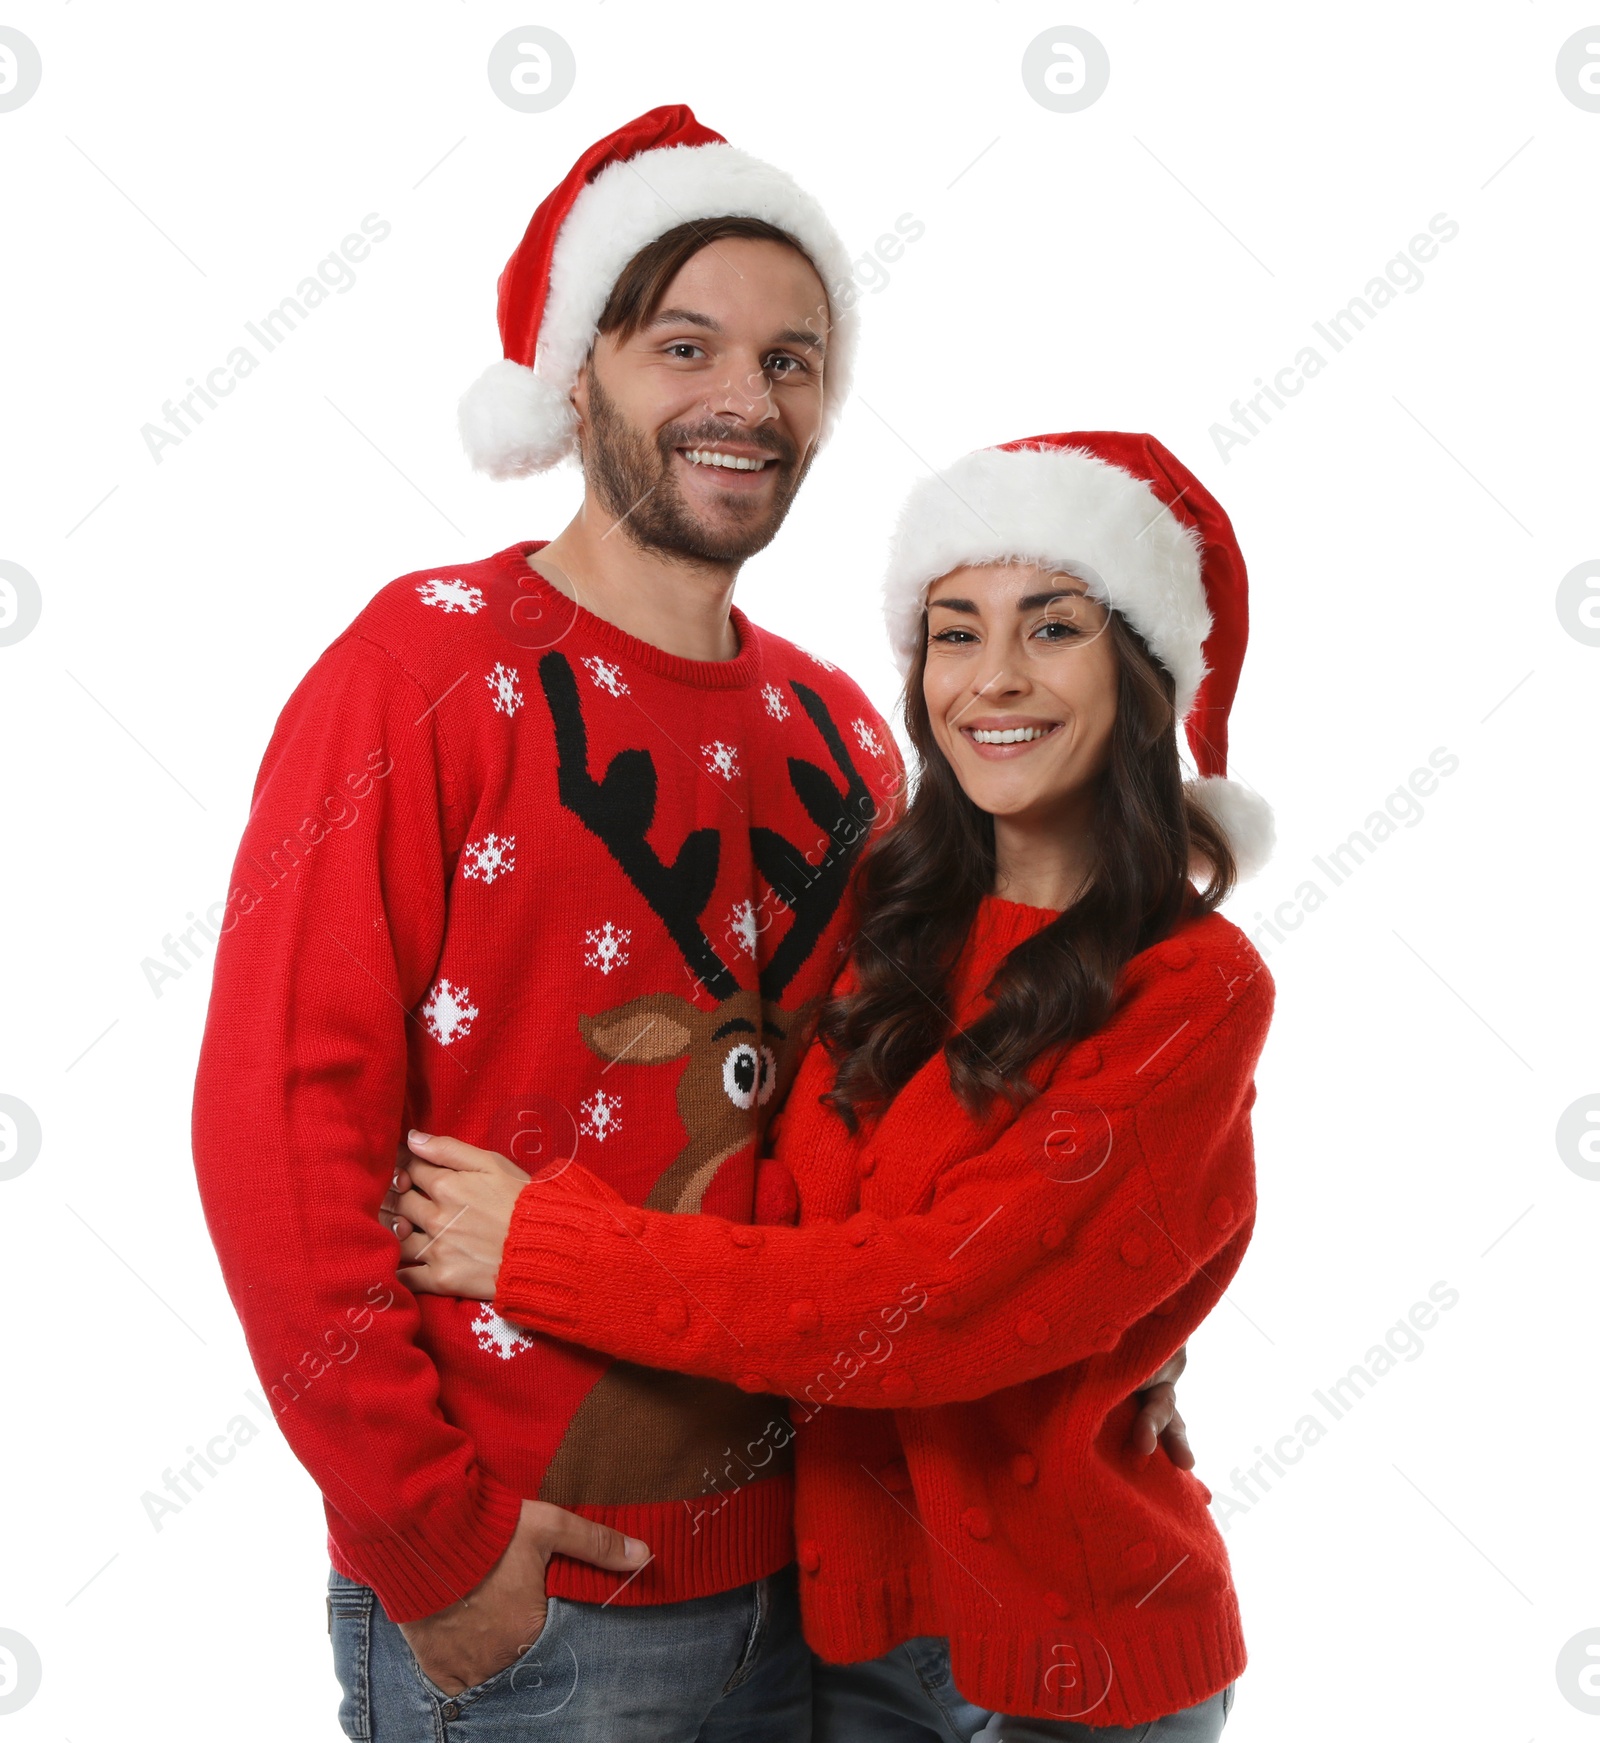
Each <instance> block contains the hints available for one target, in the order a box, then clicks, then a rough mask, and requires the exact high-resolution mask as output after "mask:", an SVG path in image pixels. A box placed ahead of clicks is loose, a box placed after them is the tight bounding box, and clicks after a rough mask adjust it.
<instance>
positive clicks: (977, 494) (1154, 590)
mask: <svg viewBox="0 0 1600 1743" xmlns="http://www.w3.org/2000/svg"><path fill="white" fill-rule="evenodd" d="M1006 560H1011V561H1014V562H1022V563H1036V564H1038V565H1039V566H1040V567H1042V568H1048V569H1060V570H1065V571H1067V572H1069V573H1072V574H1077V575H1079V576H1081V577H1082V579H1084V580H1085V581H1087V582H1088V583H1089V590H1090V592H1091V593H1092V594H1093V595H1094V596H1095V597H1096V598H1098V599H1100V600H1101V601H1102V602H1103V603H1104V604H1106V605H1109V606H1111V607H1112V608H1113V609H1115V610H1116V611H1119V612H1120V613H1121V614H1122V615H1123V617H1124V618H1126V620H1127V621H1128V623H1129V624H1131V625H1132V626H1133V628H1134V629H1136V630H1137V631H1138V632H1139V634H1140V635H1141V636H1142V637H1143V638H1144V641H1145V644H1146V646H1148V648H1149V649H1150V652H1151V653H1152V654H1153V655H1154V656H1155V658H1156V659H1157V660H1159V661H1160V662H1161V664H1162V665H1163V666H1165V667H1166V669H1167V670H1168V671H1169V672H1170V673H1171V674H1172V678H1173V684H1174V687H1175V690H1176V703H1177V711H1178V719H1179V720H1180V721H1182V723H1183V726H1184V729H1185V732H1186V733H1187V735H1188V740H1189V749H1190V751H1191V753H1192V754H1193V757H1194V762H1195V767H1196V769H1197V770H1198V779H1196V780H1194V781H1191V782H1190V783H1189V790H1190V792H1191V793H1192V794H1193V796H1194V798H1195V799H1196V801H1197V802H1198V803H1199V804H1200V805H1201V806H1202V807H1203V808H1204V809H1205V810H1206V812H1207V813H1208V814H1209V815H1210V816H1211V817H1212V819H1213V820H1214V821H1215V822H1216V823H1217V824H1218V825H1219V826H1220V827H1221V829H1222V831H1223V833H1224V834H1225V835H1226V836H1227V838H1228V843H1229V845H1230V846H1231V847H1232V849H1233V853H1234V857H1235V859H1236V860H1237V862H1238V867H1239V875H1240V876H1241V877H1250V876H1252V875H1253V874H1254V873H1255V872H1257V871H1259V870H1260V869H1261V867H1262V866H1263V865H1265V864H1266V862H1267V860H1268V858H1269V857H1270V855H1271V853H1272V846H1273V836H1274V830H1273V822H1272V811H1271V808H1270V807H1269V806H1268V804H1267V802H1266V801H1265V800H1264V799H1263V798H1262V797H1261V796H1260V794H1258V793H1256V792H1255V791H1253V790H1252V789H1251V788H1249V787H1246V786H1244V785H1243V784H1242V783H1240V782H1238V781H1233V780H1229V779H1228V711H1229V709H1230V708H1231V707H1232V706H1233V696H1234V691H1235V690H1236V689H1237V688H1238V685H1239V669H1240V667H1241V665H1242V664H1243V662H1244V649H1245V641H1246V639H1247V636H1248V633H1249V605H1248V592H1247V581H1246V576H1245V567H1244V557H1243V555H1242V554H1241V553H1240V550H1239V541H1238V540H1237V538H1235V536H1234V531H1233V527H1232V524H1231V523H1230V522H1229V520H1228V517H1227V515H1226V514H1224V513H1223V510H1222V506H1221V504H1220V503H1218V502H1217V500H1216V498H1215V497H1213V496H1212V495H1211V493H1210V492H1209V491H1208V490H1207V489H1206V488H1205V486H1204V485H1203V484H1201V482H1200V481H1199V479H1197V478H1196V477H1195V476H1194V474H1193V473H1192V472H1190V471H1189V470H1188V468H1187V467H1185V466H1183V465H1182V464H1181V463H1180V462H1179V461H1178V460H1177V459H1176V458H1175V457H1174V456H1173V455H1171V454H1169V453H1168V452H1167V450H1166V449H1165V448H1164V447H1162V445H1161V444H1160V443H1159V442H1158V441H1156V439H1155V438H1154V437H1153V436H1145V435H1131V434H1124V433H1123V432H1121V431H1118V430H1077V431H1072V432H1069V433H1067V434H1063V435H1049V436H1028V437H1025V438H1024V439H1023V440H1022V441H1019V442H1007V443H1005V444H1004V445H1002V446H1001V447H998V448H981V449H979V450H978V452H976V453H974V454H968V455H967V456H966V457H965V458H964V459H961V460H958V461H957V462H956V463H955V464H954V465H953V466H951V467H949V468H947V469H946V470H945V471H943V472H940V473H936V474H934V476H932V477H931V478H925V479H924V480H923V481H922V482H921V483H920V484H918V485H917V487H916V488H915V489H914V490H913V491H912V492H911V494H910V496H909V497H908V498H907V499H906V502H905V506H904V507H903V508H902V510H901V512H900V521H899V525H898V527H897V529H896V532H895V536H894V543H893V546H892V548H891V551H890V557H889V573H888V577H887V580H886V582H885V586H884V615H885V617H886V618H887V619H888V625H889V639H890V642H891V644H892V646H893V648H894V652H895V657H896V659H897V660H898V661H899V663H900V669H901V671H902V672H904V671H907V670H908V669H909V668H910V665H911V660H912V657H913V655H914V654H915V652H916V648H917V644H918V642H919V640H920V639H921V634H922V611H923V604H924V601H925V600H926V598H927V594H928V588H929V587H930V586H931V585H932V583H933V582H935V581H937V580H938V579H939V577H940V576H941V575H948V574H949V573H950V571H951V570H952V569H959V568H962V567H964V566H966V565H969V564H984V563H998V562H1003V561H1006Z"/></svg>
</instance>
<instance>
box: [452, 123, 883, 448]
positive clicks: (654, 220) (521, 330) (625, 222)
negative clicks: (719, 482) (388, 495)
mask: <svg viewBox="0 0 1600 1743" xmlns="http://www.w3.org/2000/svg"><path fill="white" fill-rule="evenodd" d="M725 217H734V218H762V219H765V220H766V222H767V223H769V224H772V225H775V226H776V227H777V228H778V229H779V230H782V231H783V232H785V234H786V235H789V236H791V237H793V238H794V240H795V242H796V243H798V244H799V246H800V248H801V250H802V251H803V252H804V253H805V254H806V255H807V256H808V258H809V259H810V261H811V264H812V265H813V266H814V267H815V268H816V269H817V272H818V274H819V276H820V277H821V279H822V282H823V285H824V286H825V287H826V288H827V290H828V291H829V293H830V302H831V304H832V305H833V306H832V308H831V310H830V309H823V310H820V311H819V312H818V333H819V335H821V336H823V337H824V342H825V344H826V347H827V352H826V357H827V363H826V369H825V371H824V377H823V379H824V383H825V399H824V406H823V424H822V435H823V438H824V439H826V437H827V435H828V433H829V431H830V430H831V428H832V426H833V422H834V419H835V418H836V417H837V415H838V410H839V406H840V404H841V402H842V401H843V399H844V397H845V394H846V393H847V391H848V389H849V385H850V368H851V363H852V361H853V353H854V351H855V339H856V326H857V317H856V314H855V312H854V309H853V307H851V306H841V305H853V303H854V300H855V299H854V298H853V297H848V298H845V297H841V296H840V295H839V292H840V290H841V289H842V288H843V287H845V286H847V285H849V283H850V261H849V257H848V255H847V254H846V252H845V247H844V244H843V242H841V241H840V239H839V236H838V234H837V233H836V232H835V230H834V228H833V226H832V225H831V224H830V223H829V222H828V220H827V218H826V217H825V216H824V215H823V212H822V208H821V207H820V206H819V205H818V204H817V203H816V201H815V200H813V199H812V198H811V196H810V195H809V194H807V193H805V192H804V191H803V190H802V189H800V188H798V187H797V186H796V185H795V184H794V182H792V181H791V180H790V179H789V177H788V176H786V175H785V174H784V173H783V171H782V170H779V169H774V168H773V167H772V166H771V165H770V164H766V163H762V162H760V161H759V160H758V159H756V158H753V157H749V156H747V155H746V154H745V153H744V152H742V151H736V150H735V149H734V147H733V146H731V145H729V144H728V142H727V141H726V140H725V139H724V138H723V137H722V135H721V134H720V133H713V132H712V131H711V129H710V128H709V127H703V126H701V124H700V123H699V122H698V121H696V120H695V118H694V115H693V113H692V112H691V111H690V110H689V109H688V108H687V107H686V106H685V105H684V104H682V103H671V104H667V105H664V106H663V107H662V108H659V109H652V110H651V111H650V112H649V114H647V115H641V116H640V117H639V118H638V120H637V121H630V122H629V123H628V124H627V126H626V127H620V128H618V129H617V131H616V132H615V133H613V134H611V135H610V136H609V137H608V138H606V139H602V140H599V141H598V142H597V143H596V144H594V145H591V146H590V147H589V149H588V150H587V151H586V152H585V153H584V154H583V156H582V157H580V158H579V159H578V161H577V162H576V163H575V164H574V165H573V166H572V169H571V170H570V171H569V172H568V174H567V177H566V179H565V180H564V181H563V182H562V183H561V184H560V186H559V187H557V188H556V189H555V190H554V191H553V192H552V193H551V194H550V195H549V197H548V198H547V199H546V200H545V201H544V203H543V205H541V206H540V207H539V209H538V211H537V212H535V213H534V215H533V217H532V219H531V220H530V221H529V224H528V229H527V233H526V234H525V235H524V236H523V238H522V241H521V242H520V243H519V244H518V245H517V251H516V253H515V254H513V255H512V256H511V258H510V260H508V261H507V262H506V268H505V271H504V272H502V273H501V274H500V305H499V318H500V339H501V344H502V347H503V349H504V351H505V358H504V361H503V362H500V363H492V364H490V366H489V367H488V368H487V369H486V370H485V371H484V372H483V374H482V375H480V376H479V377H478V379H477V380H476V381H475V382H474V383H473V384H472V386H471V387H470V388H468V389H467V392H466V393H465V395H463V397H462V400H461V410H460V423H461V439H462V441H463V443H464V444H465V446H466V450H467V453H468V454H469V455H470V456H471V459H472V463H473V465H474V466H475V467H477V468H478V470H479V471H481V472H487V473H489V474H490V476H491V477H494V478H524V477H527V476H528V475H529V474H530V473H534V472H542V471H544V470H545V469H546V468H547V467H550V466H554V465H555V464H556V462H557V461H558V460H562V459H565V458H566V457H567V456H568V455H571V454H575V453H576V452H577V429H578V418H577V413H576V412H575V411H574V410H573V409H572V405H571V402H570V401H569V399H568V397H567V396H568V395H569V394H570V393H571V391H572V388H573V385H574V384H575V383H576V381H577V379H578V376H579V373H580V372H581V370H582V368H583V364H584V360H585V358H587V357H588V355H589V348H590V346H591V345H592V344H593V343H594V339H595V334H596V331H597V327H598V323H599V320H600V315H601V312H602V311H603V310H604V308H605V306H606V301H607V299H608V298H609V297H610V295H611V291H612V287H613V286H614V285H615V284H616V282H617V279H618V278H619V277H620V275H621V273H622V269H623V268H624V267H625V266H626V265H627V264H628V262H629V261H630V260H632V259H633V257H634V256H635V255H636V254H637V253H638V252H639V251H640V249H642V248H645V247H647V246H648V245H649V244H650V243H652V242H654V241H655V239H656V238H657V237H658V236H662V235H665V234H666V232H667V231H668V230H671V229H674V228H676V227H677V226H678V225H679V224H684V223H694V222H704V221H705V220H707V219H710V218H725Z"/></svg>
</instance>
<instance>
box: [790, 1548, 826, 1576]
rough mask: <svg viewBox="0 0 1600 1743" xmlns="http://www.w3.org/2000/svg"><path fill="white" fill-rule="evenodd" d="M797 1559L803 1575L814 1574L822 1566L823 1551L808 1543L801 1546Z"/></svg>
mask: <svg viewBox="0 0 1600 1743" xmlns="http://www.w3.org/2000/svg"><path fill="white" fill-rule="evenodd" d="M796 1559H797V1560H798V1561H799V1563H800V1569H801V1572H802V1573H808V1574H814V1573H815V1572H816V1571H817V1569H818V1568H819V1567H821V1566H822V1551H821V1550H820V1549H818V1548H817V1546H816V1545H815V1544H814V1543H811V1542H809V1541H808V1542H805V1543H802V1544H801V1545H800V1548H799V1550H798V1552H797V1557H796Z"/></svg>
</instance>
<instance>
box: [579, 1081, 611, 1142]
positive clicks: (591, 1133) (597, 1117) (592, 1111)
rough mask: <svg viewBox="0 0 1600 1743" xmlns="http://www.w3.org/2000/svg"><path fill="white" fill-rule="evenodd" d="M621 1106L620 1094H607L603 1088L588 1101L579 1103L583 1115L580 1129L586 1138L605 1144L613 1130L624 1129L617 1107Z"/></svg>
mask: <svg viewBox="0 0 1600 1743" xmlns="http://www.w3.org/2000/svg"><path fill="white" fill-rule="evenodd" d="M621 1106H622V1097H621V1096H620V1095H607V1094H606V1092H605V1091H604V1090H603V1089H597V1090H596V1091H595V1092H594V1094H593V1095H592V1096H590V1097H589V1099H588V1101H581V1102H579V1103H578V1112H579V1113H580V1114H582V1115H583V1118H582V1119H581V1120H580V1121H579V1122H578V1130H579V1131H580V1132H582V1133H583V1135H584V1136H585V1137H586V1138H593V1139H594V1140H595V1141H596V1143H600V1144H603V1143H604V1142H605V1141H606V1139H607V1138H609V1137H610V1136H611V1134H612V1133H613V1132H616V1131H620V1130H621V1129H622V1121H621V1120H619V1119H618V1118H617V1109H618V1108H620V1107H621Z"/></svg>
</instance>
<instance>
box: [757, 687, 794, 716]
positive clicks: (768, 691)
mask: <svg viewBox="0 0 1600 1743" xmlns="http://www.w3.org/2000/svg"><path fill="white" fill-rule="evenodd" d="M761 700H762V701H763V702H765V703H766V705H767V713H768V714H770V715H771V716H772V718H773V719H774V720H787V719H788V718H789V705H788V704H787V703H786V702H785V701H784V699H783V692H782V691H781V690H780V689H779V688H778V686H777V685H776V684H764V685H763V686H762V688H761Z"/></svg>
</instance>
